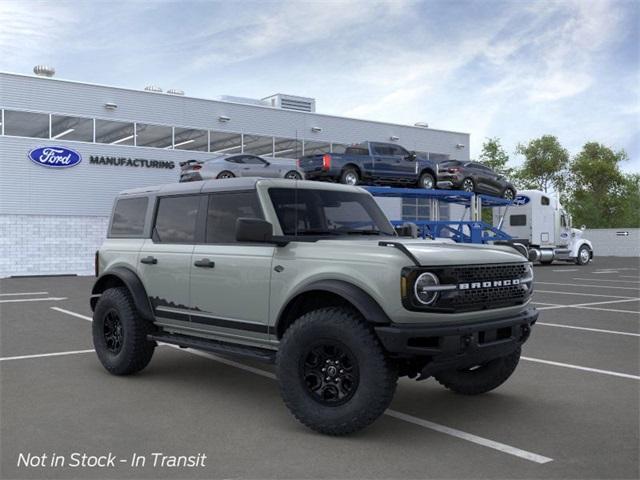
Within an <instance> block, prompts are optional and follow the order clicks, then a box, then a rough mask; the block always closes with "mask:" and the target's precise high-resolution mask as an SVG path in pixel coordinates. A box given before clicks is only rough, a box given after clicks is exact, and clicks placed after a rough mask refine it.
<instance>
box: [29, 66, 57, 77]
mask: <svg viewBox="0 0 640 480" xmlns="http://www.w3.org/2000/svg"><path fill="white" fill-rule="evenodd" d="M33 73H35V74H36V75H38V76H39V77H49V78H51V77H53V76H54V75H55V74H56V69H55V68H53V67H49V66H47V65H36V66H35V67H33Z"/></svg>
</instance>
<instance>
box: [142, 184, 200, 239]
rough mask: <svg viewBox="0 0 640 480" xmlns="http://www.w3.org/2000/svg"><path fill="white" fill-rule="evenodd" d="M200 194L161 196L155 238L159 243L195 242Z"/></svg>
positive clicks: (154, 231)
mask: <svg viewBox="0 0 640 480" xmlns="http://www.w3.org/2000/svg"><path fill="white" fill-rule="evenodd" d="M199 205H200V196H199V195H188V196H181V197H165V198H161V199H160V201H159V203H158V213H157V214H156V224H155V228H154V230H153V239H154V241H155V242H157V243H194V242H195V238H196V218H197V216H198V206H199Z"/></svg>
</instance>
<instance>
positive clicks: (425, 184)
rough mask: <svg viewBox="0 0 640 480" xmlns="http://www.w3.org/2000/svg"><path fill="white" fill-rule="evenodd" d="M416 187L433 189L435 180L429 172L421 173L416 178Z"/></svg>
mask: <svg viewBox="0 0 640 480" xmlns="http://www.w3.org/2000/svg"><path fill="white" fill-rule="evenodd" d="M418 187H420V188H425V189H427V190H433V189H434V188H436V180H435V178H433V175H431V174H430V173H423V174H422V175H420V180H418Z"/></svg>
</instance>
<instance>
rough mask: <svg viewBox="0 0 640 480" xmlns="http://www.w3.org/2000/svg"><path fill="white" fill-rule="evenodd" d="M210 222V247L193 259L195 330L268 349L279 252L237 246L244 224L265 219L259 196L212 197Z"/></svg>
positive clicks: (198, 248) (270, 248) (226, 194)
mask: <svg viewBox="0 0 640 480" xmlns="http://www.w3.org/2000/svg"><path fill="white" fill-rule="evenodd" d="M206 217H207V219H206V227H205V229H206V231H205V243H203V244H199V245H196V246H195V248H194V250H193V254H192V256H191V295H190V305H191V323H192V328H195V329H198V330H201V331H203V332H206V333H209V334H210V335H211V336H213V337H215V338H218V339H220V340H225V339H226V340H234V341H241V342H244V343H247V344H252V345H257V346H264V345H266V344H267V342H268V339H269V328H268V322H269V313H268V312H269V285H270V279H271V262H272V258H273V254H274V249H275V247H274V246H272V245H265V244H241V243H238V242H236V240H235V226H236V220H237V219H238V218H240V217H246V218H263V214H262V211H261V208H260V203H259V201H258V197H257V193H256V191H255V190H251V191H246V192H220V193H211V194H210V195H209V197H208V206H207V215H206Z"/></svg>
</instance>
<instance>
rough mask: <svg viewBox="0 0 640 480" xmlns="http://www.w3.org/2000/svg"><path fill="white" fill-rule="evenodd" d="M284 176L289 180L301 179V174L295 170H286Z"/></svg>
mask: <svg viewBox="0 0 640 480" xmlns="http://www.w3.org/2000/svg"><path fill="white" fill-rule="evenodd" d="M284 178H288V179H289V180H302V175H300V173H298V172H296V171H295V170H291V171H290V172H287V174H286V175H285V176H284Z"/></svg>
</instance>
